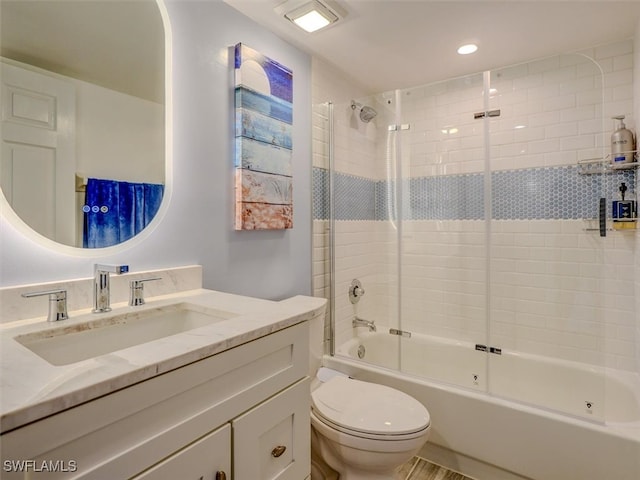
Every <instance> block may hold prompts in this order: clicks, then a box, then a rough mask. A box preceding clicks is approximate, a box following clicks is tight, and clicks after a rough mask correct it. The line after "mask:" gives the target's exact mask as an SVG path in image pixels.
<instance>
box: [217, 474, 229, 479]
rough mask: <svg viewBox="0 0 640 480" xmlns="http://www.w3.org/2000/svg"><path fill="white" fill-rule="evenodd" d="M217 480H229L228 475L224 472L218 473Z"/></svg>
mask: <svg viewBox="0 0 640 480" xmlns="http://www.w3.org/2000/svg"><path fill="white" fill-rule="evenodd" d="M216 480H227V474H226V473H224V472H216Z"/></svg>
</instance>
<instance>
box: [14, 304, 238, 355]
mask: <svg viewBox="0 0 640 480" xmlns="http://www.w3.org/2000/svg"><path fill="white" fill-rule="evenodd" d="M234 316H236V314H234V313H230V312H224V311H221V310H215V309H211V308H205V307H200V306H197V305H192V304H189V303H179V304H175V305H168V306H164V307H159V308H155V309H149V310H140V311H129V312H127V313H119V314H115V315H110V316H102V317H101V318H98V319H96V320H91V321H88V322H85V323H78V324H74V325H68V326H64V325H61V326H60V327H55V328H52V329H48V330H44V331H41V332H36V333H29V334H25V335H19V336H17V337H15V340H16V341H17V342H18V343H20V344H22V345H24V346H25V347H27V348H28V349H29V350H31V351H32V352H33V353H35V354H36V355H38V356H40V357H42V358H43V359H45V360H46V361H47V362H49V363H51V364H52V365H68V364H71V363H75V362H79V361H82V360H87V359H89V358H94V357H99V356H100V355H104V354H107V353H111V352H115V351H118V350H122V349H125V348H129V347H133V346H136V345H141V344H143V343H147V342H151V341H153V340H158V339H159V338H164V337H168V336H170V335H176V334H178V333H183V332H186V331H189V330H193V329H195V328H199V327H204V326H206V325H211V324H213V323H216V322H221V321H224V320H228V319H230V318H232V317H234ZM63 323H64V322H63Z"/></svg>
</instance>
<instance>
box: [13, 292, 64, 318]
mask: <svg viewBox="0 0 640 480" xmlns="http://www.w3.org/2000/svg"><path fill="white" fill-rule="evenodd" d="M43 295H49V313H48V315H47V322H57V321H59V320H66V319H67V318H69V314H68V313H67V291H66V290H44V291H41V292H30V293H23V294H22V296H23V297H24V298H32V297H41V296H43Z"/></svg>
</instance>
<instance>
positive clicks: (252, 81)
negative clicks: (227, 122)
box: [234, 43, 293, 230]
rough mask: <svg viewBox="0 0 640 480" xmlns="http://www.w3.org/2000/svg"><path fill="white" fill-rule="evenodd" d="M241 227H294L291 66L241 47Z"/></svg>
mask: <svg viewBox="0 0 640 480" xmlns="http://www.w3.org/2000/svg"><path fill="white" fill-rule="evenodd" d="M234 68H235V122H236V126H235V142H236V145H235V209H236V210H235V229H236V230H274V229H286V228H293V195H292V188H293V185H292V175H291V150H292V144H291V128H292V118H293V75H292V72H291V70H290V69H288V68H287V67H285V66H283V65H281V64H280V63H278V62H276V61H274V60H271V59H270V58H268V57H266V56H264V55H262V54H261V53H259V52H257V51H256V50H254V49H252V48H249V47H247V46H246V45H243V44H241V43H239V44H237V45H236V46H235V62H234Z"/></svg>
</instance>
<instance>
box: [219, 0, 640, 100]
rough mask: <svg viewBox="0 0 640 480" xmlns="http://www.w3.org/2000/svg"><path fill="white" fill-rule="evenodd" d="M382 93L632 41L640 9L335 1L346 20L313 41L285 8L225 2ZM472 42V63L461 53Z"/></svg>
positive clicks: (260, 1) (595, 4)
mask: <svg viewBox="0 0 640 480" xmlns="http://www.w3.org/2000/svg"><path fill="white" fill-rule="evenodd" d="M224 1H225V2H226V3H227V4H229V5H231V6H232V7H234V8H236V9H237V10H239V11H240V12H242V13H244V14H245V15H247V16H248V17H250V18H252V19H253V20H255V21H257V22H258V23H260V24H262V25H263V26H265V27H267V28H268V29H270V30H271V31H273V32H275V33H276V34H277V35H278V36H280V37H281V38H283V39H285V40H287V41H288V42H290V43H292V44H294V45H297V46H298V47H299V48H301V49H303V50H305V51H307V52H309V53H311V54H313V55H316V56H318V57H321V58H323V59H324V60H326V61H328V62H330V63H332V64H333V65H335V66H336V67H338V68H339V69H340V70H342V71H344V72H345V73H346V74H348V75H349V76H351V77H352V78H354V79H357V80H358V81H359V83H360V84H361V85H362V86H364V87H366V88H368V89H370V93H380V92H385V91H388V90H392V89H395V88H404V87H411V86H418V85H423V84H426V83H431V82H434V81H438V80H445V79H448V78H453V77H458V76H462V75H467V74H471V73H476V72H481V71H484V70H489V69H492V68H497V67H505V66H509V65H513V64H516V63H521V62H524V61H528V60H533V59H538V58H542V57H547V56H551V55H556V54H559V53H568V52H573V51H576V50H581V49H584V48H586V47H592V46H597V45H603V44H607V43H611V42H615V41H618V40H621V39H627V38H632V37H633V36H634V30H635V27H636V25H637V24H638V19H639V18H640V1H638V0H635V1H626V2H617V1H608V0H605V1H558V0H538V1H520V0H503V1H484V0H475V1H456V0H449V1H431V0H413V1H403V0H335V1H336V2H337V4H338V5H339V7H341V8H342V9H344V10H345V11H346V12H347V14H346V16H345V18H344V19H342V20H340V21H339V22H338V23H335V24H334V25H332V26H331V27H329V28H327V29H325V30H321V31H318V32H315V33H312V34H308V33H306V32H304V31H302V30H300V29H299V28H298V27H296V26H295V25H294V24H292V23H291V22H289V21H288V20H286V19H284V18H282V17H281V16H278V15H277V14H276V13H275V11H274V8H275V7H276V6H277V5H279V4H281V3H282V0H224ZM470 41H473V42H475V43H477V44H478V45H479V47H480V49H479V51H478V52H477V53H475V54H473V55H468V56H460V55H458V54H457V53H456V49H457V47H458V46H460V45H461V44H463V43H467V42H470Z"/></svg>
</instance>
